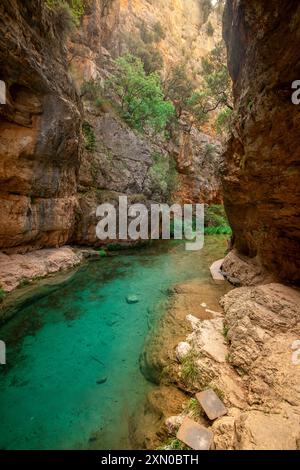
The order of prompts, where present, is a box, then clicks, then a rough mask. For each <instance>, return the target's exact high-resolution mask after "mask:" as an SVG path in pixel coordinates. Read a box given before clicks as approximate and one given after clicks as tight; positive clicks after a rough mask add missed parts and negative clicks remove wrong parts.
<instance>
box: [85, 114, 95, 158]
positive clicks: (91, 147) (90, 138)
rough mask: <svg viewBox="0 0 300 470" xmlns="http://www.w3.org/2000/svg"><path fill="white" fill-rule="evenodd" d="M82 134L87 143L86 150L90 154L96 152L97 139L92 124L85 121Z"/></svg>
mask: <svg viewBox="0 0 300 470" xmlns="http://www.w3.org/2000/svg"><path fill="white" fill-rule="evenodd" d="M82 132H83V136H84V141H85V148H86V149H87V150H88V151H89V152H94V151H95V150H96V137H95V134H94V131H93V127H92V126H91V124H89V123H88V122H86V121H85V122H84V123H83V124H82Z"/></svg>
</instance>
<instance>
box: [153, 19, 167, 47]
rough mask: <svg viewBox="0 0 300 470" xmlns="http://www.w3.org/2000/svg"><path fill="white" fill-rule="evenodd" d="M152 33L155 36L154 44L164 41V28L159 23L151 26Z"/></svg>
mask: <svg viewBox="0 0 300 470" xmlns="http://www.w3.org/2000/svg"><path fill="white" fill-rule="evenodd" d="M153 31H154V34H155V40H156V42H159V41H161V40H162V39H165V37H166V32H165V30H164V28H163V27H162V25H161V23H160V22H159V21H158V22H157V23H155V25H154V26H153Z"/></svg>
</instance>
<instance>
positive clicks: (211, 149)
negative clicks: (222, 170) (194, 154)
mask: <svg viewBox="0 0 300 470" xmlns="http://www.w3.org/2000/svg"><path fill="white" fill-rule="evenodd" d="M216 150H217V148H216V146H215V145H214V144H210V143H208V144H206V145H205V150H204V151H205V157H206V158H211V157H212V156H213V155H214V154H215V153H216Z"/></svg>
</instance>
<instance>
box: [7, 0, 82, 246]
mask: <svg viewBox="0 0 300 470" xmlns="http://www.w3.org/2000/svg"><path fill="white" fill-rule="evenodd" d="M0 15H1V23H0V30H1V31H0V63H1V69H0V79H1V80H3V81H4V82H5V83H6V88H7V103H6V105H3V106H0V219H1V228H0V249H5V251H6V252H9V251H10V250H12V249H16V247H21V248H19V250H21V251H27V250H32V249H36V248H40V247H43V246H48V247H53V246H57V245H63V244H64V243H66V242H67V241H68V240H69V239H70V236H71V235H72V231H73V229H74V224H75V212H76V207H77V204H78V203H77V196H76V192H77V174H78V169H79V160H80V135H81V131H80V123H81V117H80V110H81V104H80V101H79V98H78V95H77V93H76V91H75V88H74V86H73V83H72V80H71V79H70V77H69V75H68V72H67V70H68V67H67V54H66V49H65V47H64V46H63V45H62V44H63V43H62V38H61V35H60V34H61V30H60V28H59V18H57V17H55V16H54V13H53V12H51V11H50V10H49V9H46V8H45V4H44V1H40V0H38V1H30V0H29V1H26V2H23V1H21V0H7V1H6V0H3V1H2V2H1V5H0Z"/></svg>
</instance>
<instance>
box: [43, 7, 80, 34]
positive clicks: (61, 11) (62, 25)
mask: <svg viewBox="0 0 300 470" xmlns="http://www.w3.org/2000/svg"><path fill="white" fill-rule="evenodd" d="M47 6H48V7H49V8H50V9H51V11H52V23H53V27H54V29H55V31H56V33H57V35H58V36H59V37H60V38H61V39H62V40H65V39H66V37H67V36H68V35H69V34H70V32H71V31H72V29H73V28H74V18H73V15H72V10H71V9H70V6H69V5H68V4H67V3H66V2H64V1H61V0H47Z"/></svg>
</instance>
